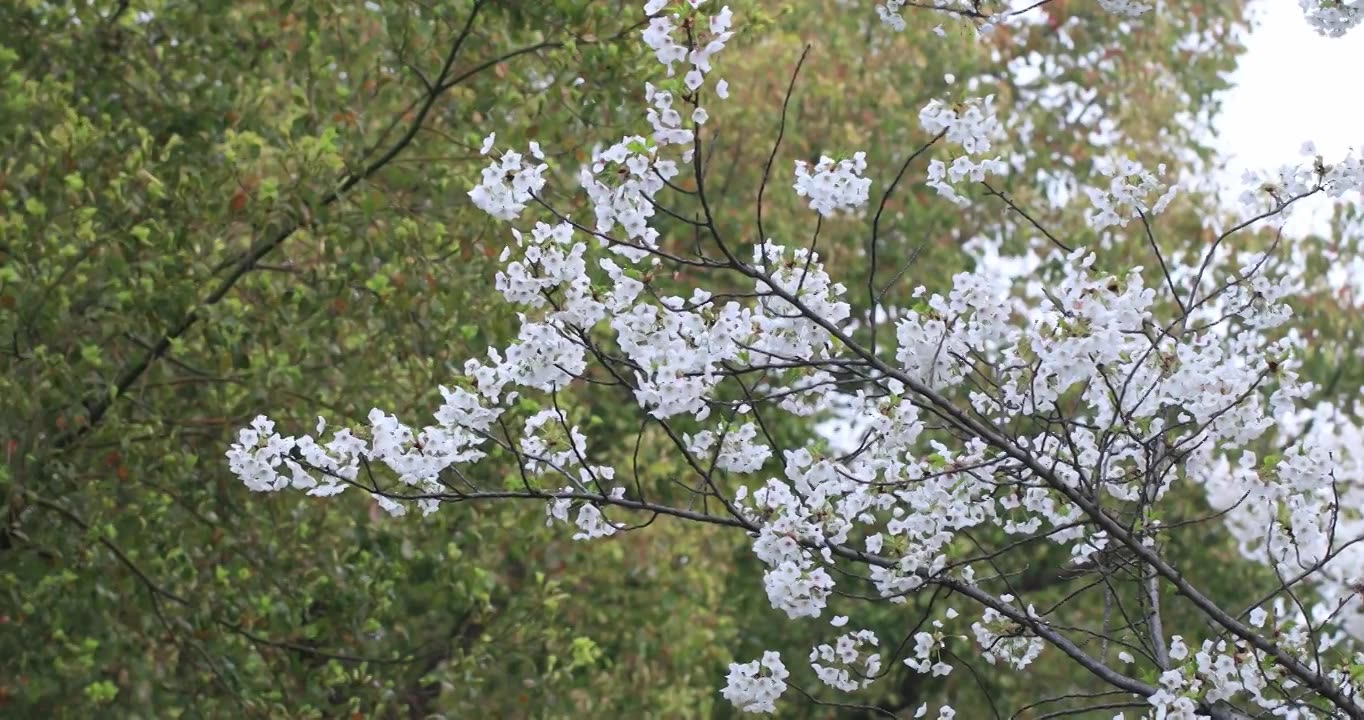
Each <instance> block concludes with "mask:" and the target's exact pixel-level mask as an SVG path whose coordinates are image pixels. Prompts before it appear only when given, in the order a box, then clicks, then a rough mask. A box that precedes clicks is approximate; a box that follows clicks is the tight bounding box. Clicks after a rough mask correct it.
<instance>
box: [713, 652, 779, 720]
mask: <svg viewBox="0 0 1364 720" xmlns="http://www.w3.org/2000/svg"><path fill="white" fill-rule="evenodd" d="M790 676H791V673H790V672H788V671H787V670H786V666H785V665H783V664H782V662H781V655H780V654H778V653H775V652H772V651H770V650H769V651H767V652H765V653H763V656H762V659H761V660H754V661H753V662H749V663H742V664H740V663H731V664H730V666H729V677H727V678H726V682H725V687H724V690H722V691H721V694H722V695H724V698H725V699H726V700H728V701H730V702H731V703H733V704H734V707H737V708H739V709H740V710H743V711H744V712H751V713H770V712H776V710H777V699H778V698H780V697H781V695H782V693H784V692H786V678H788V677H790Z"/></svg>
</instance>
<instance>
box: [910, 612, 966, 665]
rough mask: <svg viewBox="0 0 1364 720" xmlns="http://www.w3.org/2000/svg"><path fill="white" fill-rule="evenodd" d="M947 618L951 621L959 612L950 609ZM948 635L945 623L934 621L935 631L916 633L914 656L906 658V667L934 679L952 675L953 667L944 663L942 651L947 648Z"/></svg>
mask: <svg viewBox="0 0 1364 720" xmlns="http://www.w3.org/2000/svg"><path fill="white" fill-rule="evenodd" d="M946 616H947V618H948V619H949V620H950V619H952V618H955V617H957V611H956V610H954V609H951V608H948V610H947V614H946ZM948 637H949V636H948V635H947V634H946V633H944V632H943V621H942V620H934V621H933V631H932V632H928V631H926V630H925V631H920V632H917V633H914V655H913V656H912V657H906V658H905V665H906V666H908V667H909V668H910V669H912V670H914V671H916V672H919V673H925V674H931V675H932V676H933V677H938V676H941V675H950V674H951V673H952V666H951V665H949V664H947V663H945V662H943V660H942V657H943V656H942V650H943V649H944V648H945V647H946V641H947V639H948Z"/></svg>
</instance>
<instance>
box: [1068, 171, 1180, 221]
mask: <svg viewBox="0 0 1364 720" xmlns="http://www.w3.org/2000/svg"><path fill="white" fill-rule="evenodd" d="M1094 164H1095V167H1096V168H1097V169H1098V171H1099V172H1100V173H1102V174H1104V175H1106V176H1108V177H1111V178H1113V180H1112V182H1110V183H1109V185H1108V189H1107V190H1100V189H1097V188H1085V193H1086V194H1087V195H1089V200H1090V202H1092V203H1093V204H1094V211H1093V212H1092V213H1091V214H1090V215H1089V224H1090V226H1091V227H1093V228H1094V229H1096V230H1102V229H1104V228H1107V227H1110V226H1112V225H1121V226H1122V227H1127V223H1128V222H1129V221H1130V220H1132V219H1133V218H1136V217H1139V216H1141V215H1145V214H1158V213H1160V212H1161V211H1163V210H1164V209H1165V208H1166V207H1167V206H1168V205H1169V204H1170V201H1171V200H1174V197H1175V193H1176V191H1177V190H1178V187H1166V186H1165V185H1164V184H1163V183H1161V181H1160V180H1159V178H1158V177H1157V175H1156V174H1152V173H1150V172H1149V171H1147V170H1145V169H1143V168H1142V167H1141V165H1140V164H1139V163H1137V162H1135V161H1133V160H1131V159H1130V158H1119V159H1118V160H1117V161H1113V160H1108V159H1106V158H1099V159H1096V160H1095V161H1094ZM1156 173H1157V174H1159V175H1164V174H1165V166H1164V165H1161V166H1159V167H1157V168H1156ZM1152 197H1154V198H1155V199H1154V200H1152Z"/></svg>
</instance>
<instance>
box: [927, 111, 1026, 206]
mask: <svg viewBox="0 0 1364 720" xmlns="http://www.w3.org/2000/svg"><path fill="white" fill-rule="evenodd" d="M919 125H920V126H921V127H923V129H924V130H926V131H927V132H929V133H932V134H934V135H937V134H939V133H941V134H942V135H943V137H944V138H945V139H946V140H947V142H949V143H952V144H954V145H958V146H960V147H961V149H962V150H963V151H964V152H965V153H966V154H965V155H960V156H958V157H956V158H955V159H953V160H951V161H950V162H949V161H943V160H936V159H935V160H932V161H930V162H929V164H928V186H929V187H931V188H933V189H935V190H937V191H938V193H939V194H941V195H942V196H943V197H946V198H947V199H949V200H952V201H953V202H955V203H957V204H958V205H962V206H965V205H968V204H969V201H968V200H967V199H966V198H964V197H962V196H961V195H959V194H957V190H956V184H957V183H959V182H961V181H962V180H967V179H969V180H971V181H972V182H981V181H983V180H984V179H985V178H986V176H987V175H1002V174H1004V173H1006V172H1008V165H1007V164H1006V163H1005V162H1004V160H1003V159H1001V158H999V157H993V158H988V157H983V156H984V154H985V153H988V152H990V150H991V148H992V147H993V144H992V142H991V141H992V140H995V139H998V138H999V137H1000V136H1001V135H1002V133H1003V128H1002V126H1001V125H1000V122H999V118H998V117H996V115H995V107H994V96H993V95H988V96H986V97H984V98H970V99H967V100H966V101H964V102H961V103H956V104H949V103H945V102H943V101H941V100H934V101H933V102H930V103H929V104H927V105H925V106H924V108H923V109H922V110H920V111H919ZM978 156H979V157H978Z"/></svg>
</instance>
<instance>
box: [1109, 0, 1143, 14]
mask: <svg viewBox="0 0 1364 720" xmlns="http://www.w3.org/2000/svg"><path fill="white" fill-rule="evenodd" d="M1099 7H1102V8H1103V9H1105V10H1107V11H1108V12H1111V13H1113V14H1114V15H1123V16H1126V17H1140V16H1142V15H1144V14H1146V13H1148V12H1150V11H1151V7H1152V6H1151V3H1150V2H1148V1H1147V0H1099Z"/></svg>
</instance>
